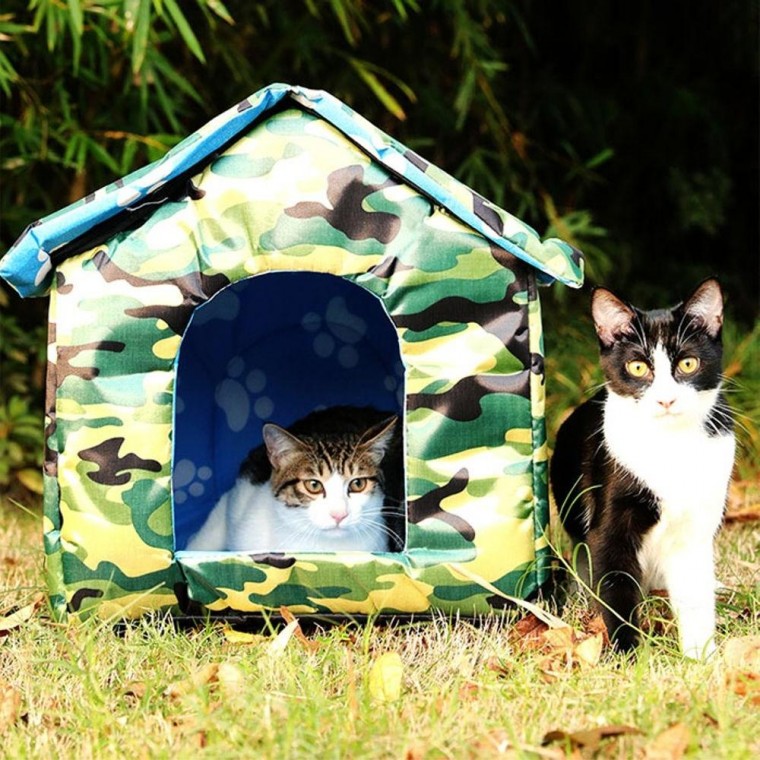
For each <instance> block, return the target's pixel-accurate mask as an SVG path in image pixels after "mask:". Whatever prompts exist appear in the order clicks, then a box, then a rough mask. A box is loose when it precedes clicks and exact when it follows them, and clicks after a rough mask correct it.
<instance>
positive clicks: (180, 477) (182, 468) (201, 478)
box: [172, 459, 214, 504]
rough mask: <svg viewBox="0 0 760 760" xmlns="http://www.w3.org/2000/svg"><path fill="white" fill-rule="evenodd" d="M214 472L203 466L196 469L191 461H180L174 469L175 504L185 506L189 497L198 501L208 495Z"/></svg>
mask: <svg viewBox="0 0 760 760" xmlns="http://www.w3.org/2000/svg"><path fill="white" fill-rule="evenodd" d="M213 475H214V472H213V470H212V469H211V468H210V467H208V466H206V465H201V466H200V467H196V465H195V463H194V462H191V461H190V460H189V459H180V461H179V462H176V463H175V465H174V468H173V472H172V477H173V480H174V502H175V503H176V504H184V503H185V502H186V501H187V500H188V498H189V497H192V498H195V499H198V498H200V497H201V496H203V495H204V494H205V493H206V489H207V488H209V487H210V485H211V484H210V483H209V481H210V480H211V478H212V477H213Z"/></svg>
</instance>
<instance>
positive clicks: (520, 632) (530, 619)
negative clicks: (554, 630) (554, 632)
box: [511, 612, 549, 643]
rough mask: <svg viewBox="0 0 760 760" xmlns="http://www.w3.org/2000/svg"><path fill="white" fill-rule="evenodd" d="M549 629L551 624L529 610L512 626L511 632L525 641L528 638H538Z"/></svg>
mask: <svg viewBox="0 0 760 760" xmlns="http://www.w3.org/2000/svg"><path fill="white" fill-rule="evenodd" d="M548 630H549V626H548V625H547V624H546V623H544V622H543V620H539V619H538V618H537V617H536V616H535V615H534V614H533V613H532V612H529V613H528V614H527V615H526V616H525V617H524V618H520V620H518V621H517V622H516V623H515V624H514V625H513V626H512V631H511V632H512V634H513V635H514V636H515V637H516V638H518V639H521V640H523V643H524V641H525V640H526V639H536V638H538V637H539V636H540V635H541V634H542V633H544V632H545V631H548Z"/></svg>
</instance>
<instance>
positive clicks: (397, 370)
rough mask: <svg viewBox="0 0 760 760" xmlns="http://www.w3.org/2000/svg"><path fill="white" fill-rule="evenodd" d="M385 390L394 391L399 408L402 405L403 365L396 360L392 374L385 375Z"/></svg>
mask: <svg viewBox="0 0 760 760" xmlns="http://www.w3.org/2000/svg"><path fill="white" fill-rule="evenodd" d="M383 385H385V390H387V391H390V392H391V393H393V392H395V393H396V401H397V402H398V405H399V407H400V408H403V406H404V365H403V364H402V363H401V362H396V364H395V366H394V367H393V374H391V375H386V376H385V380H384V381H383Z"/></svg>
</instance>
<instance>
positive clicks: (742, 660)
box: [723, 635, 760, 674]
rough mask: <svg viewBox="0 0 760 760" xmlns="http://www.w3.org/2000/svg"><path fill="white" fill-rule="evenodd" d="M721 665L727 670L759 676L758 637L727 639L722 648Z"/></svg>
mask: <svg viewBox="0 0 760 760" xmlns="http://www.w3.org/2000/svg"><path fill="white" fill-rule="evenodd" d="M723 664H724V665H725V666H726V668H727V669H741V670H747V671H750V672H753V673H756V674H760V635H755V636H736V637H734V638H732V639H728V641H726V643H725V645H724V646H723Z"/></svg>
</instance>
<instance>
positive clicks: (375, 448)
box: [187, 407, 401, 552]
mask: <svg viewBox="0 0 760 760" xmlns="http://www.w3.org/2000/svg"><path fill="white" fill-rule="evenodd" d="M396 428H397V418H396V417H395V416H391V417H389V416H388V415H387V414H385V413H382V412H378V411H377V410H375V409H372V408H370V407H332V408H330V409H325V410H320V411H317V412H312V413H311V414H309V415H307V416H306V417H304V418H303V419H302V420H299V421H298V422H297V423H295V424H294V425H292V426H290V428H288V429H287V430H286V429H285V428H282V427H280V426H278V425H275V424H272V423H268V424H266V425H264V427H263V430H262V433H263V438H264V443H263V444H262V445H261V446H259V447H257V448H255V449H253V450H252V451H251V452H250V453H249V455H248V457H247V458H246V460H245V461H244V462H243V464H242V466H241V468H240V474H239V476H238V479H237V480H236V482H235V485H234V486H233V487H232V488H231V489H230V490H229V491H227V492H226V493H225V494H224V495H223V496H222V497H221V499H219V501H218V502H217V504H216V505H215V506H214V508H213V509H212V511H211V513H210V514H209V516H208V518H207V519H206V521H205V523H204V524H203V526H202V527H201V529H200V530H199V531H198V532H197V533H195V534H194V535H193V536H192V537H191V538H190V540H189V541H188V544H187V548H188V549H189V550H208V551H246V552H282V551H287V552H326V551H327V552H335V551H368V552H385V551H388V550H389V548H390V546H391V544H390V543H389V537H393V538H394V539H395V538H396V532H395V531H394V529H393V528H392V527H391V525H390V524H389V523H388V522H387V521H386V514H385V513H386V511H387V507H388V503H389V502H391V503H392V504H393V505H394V506H395V507H397V505H398V504H399V502H400V495H396V494H395V491H396V490H397V489H398V488H399V485H400V484H399V482H398V481H400V479H401V472H400V467H401V465H400V459H399V458H400V455H401V446H400V443H399V434H398V433H397V430H396ZM388 480H390V481H392V482H388V483H387V481H388ZM386 483H387V485H388V487H389V489H390V491H391V492H393V493H392V494H387V493H386ZM390 522H391V524H392V520H391V521H390ZM396 543H397V541H395V542H394V548H398V547H397V546H395V544H396Z"/></svg>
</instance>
